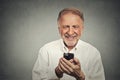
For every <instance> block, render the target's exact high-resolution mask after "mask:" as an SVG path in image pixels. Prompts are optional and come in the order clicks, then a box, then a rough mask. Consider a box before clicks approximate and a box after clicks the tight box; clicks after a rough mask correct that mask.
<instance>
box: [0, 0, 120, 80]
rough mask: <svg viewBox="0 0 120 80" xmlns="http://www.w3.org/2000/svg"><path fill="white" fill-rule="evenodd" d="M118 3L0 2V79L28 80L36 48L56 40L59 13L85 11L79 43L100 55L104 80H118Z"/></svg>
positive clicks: (80, 0)
mask: <svg viewBox="0 0 120 80" xmlns="http://www.w3.org/2000/svg"><path fill="white" fill-rule="evenodd" d="M119 4H120V1H117V0H106V1H105V0H51V1H50V0H0V80H31V71H32V68H33V65H34V62H35V60H36V58H37V55H38V51H39V48H40V47H42V46H43V45H44V44H45V43H48V42H50V41H53V40H56V39H59V38H60V36H59V33H58V30H57V23H56V19H57V15H58V12H59V11H60V10H61V9H63V8H65V7H77V8H79V9H81V10H82V11H83V12H84V16H85V27H84V33H83V35H82V37H81V39H82V40H84V41H87V42H89V43H90V44H92V45H93V46H95V47H96V48H98V50H99V51H100V52H101V56H102V60H103V65H104V69H105V75H106V80H120V70H119V68H120V63H119V61H120V58H119V57H120V26H119V25H120V9H119V8H120V6H119Z"/></svg>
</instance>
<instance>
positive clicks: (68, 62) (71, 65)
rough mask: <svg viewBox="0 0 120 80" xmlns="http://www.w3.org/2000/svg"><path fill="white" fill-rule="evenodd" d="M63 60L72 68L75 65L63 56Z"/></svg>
mask: <svg viewBox="0 0 120 80" xmlns="http://www.w3.org/2000/svg"><path fill="white" fill-rule="evenodd" d="M62 60H63V62H64V63H65V64H67V65H68V66H69V67H71V68H72V69H73V68H74V67H75V66H74V64H72V63H71V62H70V61H68V60H66V59H65V58H62Z"/></svg>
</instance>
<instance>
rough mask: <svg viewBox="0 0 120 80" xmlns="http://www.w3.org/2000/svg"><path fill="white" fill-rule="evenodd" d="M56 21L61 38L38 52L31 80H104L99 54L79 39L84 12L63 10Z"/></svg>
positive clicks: (73, 9)
mask: <svg viewBox="0 0 120 80" xmlns="http://www.w3.org/2000/svg"><path fill="white" fill-rule="evenodd" d="M57 22H58V30H59V33H60V35H61V38H62V39H59V40H56V41H53V42H50V43H48V44H46V45H44V46H43V47H42V48H41V49H40V51H39V55H38V58H37V61H36V63H35V65H34V68H33V71H32V78H33V80H59V79H60V80H105V77H104V69H103V65H102V61H101V56H100V53H99V51H98V50H97V49H96V48H95V47H93V46H92V45H90V44H88V43H86V42H84V41H82V40H80V37H81V35H82V31H83V29H84V25H83V24H84V17H83V13H82V12H81V11H79V10H78V9H76V8H65V9H63V10H62V11H60V13H59V15H58V19H57ZM65 56H66V57H67V58H66V57H65Z"/></svg>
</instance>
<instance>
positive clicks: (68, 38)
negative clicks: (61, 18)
mask: <svg viewBox="0 0 120 80" xmlns="http://www.w3.org/2000/svg"><path fill="white" fill-rule="evenodd" d="M65 37H66V39H67V40H69V41H73V40H74V39H75V37H76V36H65Z"/></svg>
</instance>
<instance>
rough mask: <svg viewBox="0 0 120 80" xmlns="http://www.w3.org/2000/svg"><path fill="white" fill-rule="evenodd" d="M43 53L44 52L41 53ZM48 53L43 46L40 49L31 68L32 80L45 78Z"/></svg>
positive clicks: (45, 79)
mask: <svg viewBox="0 0 120 80" xmlns="http://www.w3.org/2000/svg"><path fill="white" fill-rule="evenodd" d="M43 53H44V54H43ZM47 57H48V55H47V54H46V52H45V50H44V49H43V48H41V49H40V51H39V54H38V58H37V60H36V62H35V65H34V67H33V70H32V80H41V79H42V80H47V77H48V76H47V71H48V59H47Z"/></svg>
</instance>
